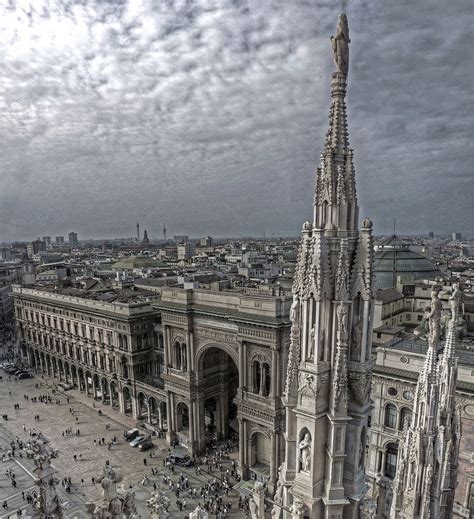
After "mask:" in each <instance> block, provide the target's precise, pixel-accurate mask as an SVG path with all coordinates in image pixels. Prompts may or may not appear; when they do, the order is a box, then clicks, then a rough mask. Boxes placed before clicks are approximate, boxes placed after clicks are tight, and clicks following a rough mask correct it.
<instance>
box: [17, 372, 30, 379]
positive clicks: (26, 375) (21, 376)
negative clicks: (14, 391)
mask: <svg viewBox="0 0 474 519" xmlns="http://www.w3.org/2000/svg"><path fill="white" fill-rule="evenodd" d="M18 378H19V379H20V380H23V379H24V378H33V375H32V374H31V373H20V374H19V375H18Z"/></svg>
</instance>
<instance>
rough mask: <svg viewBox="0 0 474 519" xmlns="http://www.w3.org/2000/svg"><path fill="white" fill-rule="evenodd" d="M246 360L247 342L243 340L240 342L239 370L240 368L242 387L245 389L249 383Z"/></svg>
mask: <svg viewBox="0 0 474 519" xmlns="http://www.w3.org/2000/svg"><path fill="white" fill-rule="evenodd" d="M247 364H248V360H247V343H246V342H245V341H244V342H242V364H241V366H239V371H240V370H242V372H243V376H242V381H243V387H244V388H245V389H246V390H247V389H248V384H249V376H248V366H247Z"/></svg>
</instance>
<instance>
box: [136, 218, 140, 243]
mask: <svg viewBox="0 0 474 519" xmlns="http://www.w3.org/2000/svg"><path fill="white" fill-rule="evenodd" d="M137 241H140V224H139V223H138V222H137Z"/></svg>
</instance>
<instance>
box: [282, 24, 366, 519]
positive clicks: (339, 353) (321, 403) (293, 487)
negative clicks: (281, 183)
mask: <svg viewBox="0 0 474 519" xmlns="http://www.w3.org/2000/svg"><path fill="white" fill-rule="evenodd" d="M331 42H332V48H333V53H334V61H335V64H336V67H337V70H336V72H334V73H333V74H332V78H331V98H332V100H331V106H330V109H329V129H328V132H327V134H326V140H325V144H324V149H323V152H322V154H321V162H320V165H319V167H318V169H317V179H316V187H315V196H314V217H313V221H312V222H309V221H306V222H305V223H304V224H303V229H302V237H301V243H300V248H299V254H298V261H297V266H296V271H295V276H294V280H293V288H292V290H293V304H292V307H291V315H290V318H291V322H292V326H291V334H290V348H289V356H288V364H287V372H286V386H285V392H284V397H283V404H284V405H285V408H286V434H285V462H284V463H283V465H282V467H281V471H280V478H279V482H278V487H277V488H278V489H279V490H278V492H279V494H278V496H277V497H275V503H278V504H277V505H275V508H274V511H273V512H274V517H277V518H278V517H280V516H281V507H280V503H281V505H282V506H283V507H286V509H292V510H296V509H297V510H298V513H299V514H300V513H301V515H304V516H305V517H311V518H314V519H323V518H327V517H342V516H343V515H344V517H345V518H347V519H356V518H357V519H360V518H361V517H363V507H364V498H365V493H366V483H365V468H364V455H363V453H364V452H365V443H366V434H367V428H368V417H369V414H370V410H371V403H370V387H371V373H372V356H371V336H372V332H371V326H372V324H371V323H372V322H373V248H372V222H371V221H370V220H369V219H365V220H364V222H363V223H362V228H361V229H360V230H359V222H358V218H359V216H358V212H359V211H358V207H357V198H356V190H355V176H354V166H353V160H352V159H353V152H352V150H351V149H350V148H349V136H348V126H347V112H346V102H345V96H346V88H347V74H348V70H349V42H350V40H349V29H348V23H347V17H346V16H345V15H344V14H343V15H341V16H340V17H339V20H338V25H337V29H336V35H335V36H333V37H332V38H331Z"/></svg>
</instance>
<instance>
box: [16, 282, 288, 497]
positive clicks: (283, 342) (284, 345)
mask: <svg viewBox="0 0 474 519" xmlns="http://www.w3.org/2000/svg"><path fill="white" fill-rule="evenodd" d="M71 292H72V291H69V292H68V293H67V294H66V293H61V292H58V291H55V290H51V289H46V288H45V289H41V288H23V287H20V286H15V287H14V288H13V296H14V300H15V313H16V322H17V330H18V339H19V345H20V346H19V348H20V351H19V354H20V357H21V358H22V359H23V360H24V361H25V362H28V364H29V365H30V366H32V367H34V368H36V369H37V370H38V371H40V372H45V373H48V374H49V375H52V376H54V377H56V378H57V379H58V380H59V381H62V382H65V383H69V384H72V385H74V386H76V387H77V388H78V389H79V390H81V391H84V392H85V393H87V394H88V395H90V396H91V397H93V398H95V399H98V400H101V401H103V402H104V403H107V404H109V405H111V406H112V407H114V408H116V409H118V410H119V411H120V412H122V413H124V414H126V415H129V416H132V417H134V418H136V419H137V420H144V421H145V422H147V423H149V424H150V425H151V426H155V427H156V428H160V429H162V430H164V431H166V433H167V438H168V440H169V442H170V443H171V442H173V441H177V442H178V443H180V444H182V445H184V446H186V447H187V448H188V450H189V452H190V453H191V454H194V453H197V452H200V451H203V449H204V448H205V447H206V446H207V445H209V443H210V442H211V441H212V440H214V439H220V440H226V439H232V440H234V441H235V442H236V443H238V446H239V455H240V469H239V470H240V472H241V474H242V475H243V477H244V478H250V479H254V480H259V481H262V482H265V483H267V485H268V487H269V488H270V489H273V488H274V486H275V482H276V479H277V468H278V465H279V464H280V463H281V462H282V455H283V427H282V426H283V424H284V420H283V408H282V404H281V395H282V390H283V382H282V381H283V380H284V372H285V362H286V358H287V355H288V343H289V319H288V315H289V308H290V305H291V298H290V297H284V296H282V297H276V296H270V295H262V294H258V293H257V292H255V293H252V294H249V293H245V292H242V291H228V292H227V291H224V292H213V291H208V290H185V289H183V288H178V287H164V288H163V289H162V290H161V297H160V296H159V295H157V293H156V292H147V291H138V296H137V300H135V299H133V298H132V300H131V301H129V302H127V303H121V302H104V301H100V300H91V299H90V297H87V296H85V295H84V294H78V295H71Z"/></svg>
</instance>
